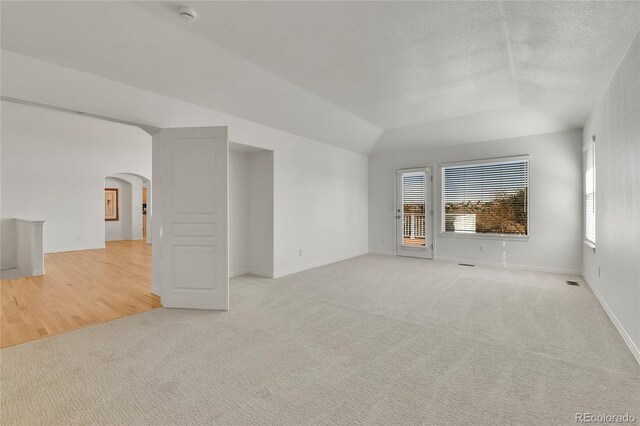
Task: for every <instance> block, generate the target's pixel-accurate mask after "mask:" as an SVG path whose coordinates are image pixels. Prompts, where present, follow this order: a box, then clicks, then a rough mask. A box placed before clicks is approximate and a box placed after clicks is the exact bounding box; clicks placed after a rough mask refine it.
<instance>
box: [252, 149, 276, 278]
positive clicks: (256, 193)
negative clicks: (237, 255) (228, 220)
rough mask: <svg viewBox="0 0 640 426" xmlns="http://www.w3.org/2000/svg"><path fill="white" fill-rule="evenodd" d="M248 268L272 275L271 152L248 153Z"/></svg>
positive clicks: (264, 274) (262, 274)
mask: <svg viewBox="0 0 640 426" xmlns="http://www.w3.org/2000/svg"><path fill="white" fill-rule="evenodd" d="M249 195H250V197H249V200H250V201H249V235H250V236H251V237H250V239H249V272H251V273H252V274H255V275H261V276H264V277H272V276H273V275H274V258H273V249H274V235H273V229H274V228H273V227H274V223H273V214H274V212H273V200H274V198H273V196H274V192H273V152H272V151H262V152H256V153H253V154H250V155H249Z"/></svg>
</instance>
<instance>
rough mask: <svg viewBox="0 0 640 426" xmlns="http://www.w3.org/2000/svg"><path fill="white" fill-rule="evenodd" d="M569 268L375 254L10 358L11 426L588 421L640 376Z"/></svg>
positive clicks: (41, 343)
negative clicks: (220, 303)
mask: <svg viewBox="0 0 640 426" xmlns="http://www.w3.org/2000/svg"><path fill="white" fill-rule="evenodd" d="M568 278H569V277H567V276H564V275H558V274H549V273H539V272H526V271H510V270H502V269H495V268H484V267H475V268H468V267H462V266H457V265H450V264H445V263H438V262H431V261H425V260H418V259H406V258H394V257H385V256H376V255H367V256H362V257H359V258H355V259H351V260H348V261H344V262H340V263H336V264H332V265H328V266H325V267H321V268H317V269H314V270H311V271H306V272H302V273H299V274H295V275H292V276H288V277H285V278H281V279H278V280H270V279H264V278H258V277H254V276H244V277H240V278H235V279H233V280H232V281H231V310H230V311H228V312H224V313H223V312H206V311H188V310H168V309H159V310H155V311H152V312H148V313H144V314H140V315H137V316H134V317H129V318H125V319H121V320H116V321H112V322H109V323H105V324H101V325H97V326H94V327H90V328H86V329H82V330H78V331H74V332H69V333H66V334H62V335H58V336H53V337H50V338H46V339H43V340H38V341H35V342H32V343H27V344H24V345H19V346H15V347H11V348H7V349H3V350H2V351H1V352H0V357H1V358H0V362H1V364H0V368H1V378H2V382H1V391H2V395H1V403H2V405H1V407H0V408H1V412H2V413H1V418H0V420H1V423H2V425H3V426H5V425H14V424H16V425H17V424H23V425H36V424H47V425H65V424H103V425H119V424H139V425H151V424H232V425H246V424H290V425H305V424H575V420H574V419H575V413H576V412H590V413H610V414H624V413H627V412H629V413H632V414H634V415H635V416H636V418H638V419H639V420H637V421H640V368H639V366H638V364H637V363H636V361H635V360H634V359H633V357H632V355H631V353H630V352H629V350H628V349H627V348H626V347H625V345H624V343H623V341H622V339H621V338H620V337H619V335H618V333H617V331H616V330H615V328H614V327H613V325H612V324H611V323H610V321H609V320H608V318H607V317H606V315H605V313H604V311H603V310H602V308H601V307H600V306H599V304H598V302H597V301H596V299H595V297H594V296H593V294H592V293H591V292H590V290H589V289H588V288H587V287H586V286H585V285H584V283H582V286H581V287H569V286H567V285H566V284H565V282H564V281H565V280H566V279H568Z"/></svg>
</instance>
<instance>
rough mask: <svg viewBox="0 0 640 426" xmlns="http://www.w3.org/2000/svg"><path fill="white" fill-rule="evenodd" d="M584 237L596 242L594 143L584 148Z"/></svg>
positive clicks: (592, 242)
mask: <svg viewBox="0 0 640 426" xmlns="http://www.w3.org/2000/svg"><path fill="white" fill-rule="evenodd" d="M584 238H585V240H586V241H588V242H590V243H591V244H593V245H595V243H596V144H595V142H593V143H591V144H590V145H589V146H588V147H587V149H585V150H584Z"/></svg>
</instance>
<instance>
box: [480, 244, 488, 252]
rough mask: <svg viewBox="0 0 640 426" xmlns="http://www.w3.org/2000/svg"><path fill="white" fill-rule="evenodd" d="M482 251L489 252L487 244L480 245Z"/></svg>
mask: <svg viewBox="0 0 640 426" xmlns="http://www.w3.org/2000/svg"><path fill="white" fill-rule="evenodd" d="M480 251H481V252H483V253H484V252H486V251H487V245H486V244H480Z"/></svg>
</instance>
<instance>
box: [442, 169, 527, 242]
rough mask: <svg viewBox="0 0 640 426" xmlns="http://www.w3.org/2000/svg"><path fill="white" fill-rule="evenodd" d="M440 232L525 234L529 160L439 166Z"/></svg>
mask: <svg viewBox="0 0 640 426" xmlns="http://www.w3.org/2000/svg"><path fill="white" fill-rule="evenodd" d="M442 182H443V194H442V200H443V208H442V209H443V214H442V232H443V233H451V234H485V235H486V234H489V235H490V234H494V235H513V236H528V235H529V159H528V158H527V157H518V158H510V159H496V160H483V161H481V162H468V163H464V164H462V163H457V164H450V165H443V166H442Z"/></svg>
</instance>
